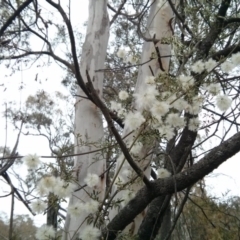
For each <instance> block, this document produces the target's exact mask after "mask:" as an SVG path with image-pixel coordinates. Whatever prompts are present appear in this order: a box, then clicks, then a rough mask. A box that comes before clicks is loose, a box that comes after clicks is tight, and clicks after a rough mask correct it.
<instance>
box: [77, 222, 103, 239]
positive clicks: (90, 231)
mask: <svg viewBox="0 0 240 240" xmlns="http://www.w3.org/2000/svg"><path fill="white" fill-rule="evenodd" d="M100 236H101V231H100V230H99V229H98V228H96V227H93V226H90V225H88V226H86V227H84V228H83V229H82V230H81V232H80V234H79V237H80V239H82V240H97V239H99V237H100Z"/></svg>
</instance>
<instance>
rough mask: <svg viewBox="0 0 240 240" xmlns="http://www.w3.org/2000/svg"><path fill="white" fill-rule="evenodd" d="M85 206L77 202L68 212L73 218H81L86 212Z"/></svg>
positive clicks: (70, 206)
mask: <svg viewBox="0 0 240 240" xmlns="http://www.w3.org/2000/svg"><path fill="white" fill-rule="evenodd" d="M84 205H85V204H84V203H81V202H79V201H78V202H76V203H74V204H71V205H69V206H68V208H67V212H68V213H69V214H70V215H71V216H73V217H76V218H77V217H79V216H80V215H81V214H82V213H83V212H84V211H85V206H84Z"/></svg>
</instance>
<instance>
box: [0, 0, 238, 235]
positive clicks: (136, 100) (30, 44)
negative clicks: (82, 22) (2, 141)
mask: <svg viewBox="0 0 240 240" xmlns="http://www.w3.org/2000/svg"><path fill="white" fill-rule="evenodd" d="M69 4H70V3H65V2H64V3H60V1H59V2H58V3H57V2H54V1H52V0H46V1H45V2H40V1H30V0H27V1H2V2H1V3H0V7H1V8H0V15H1V16H2V18H1V19H0V24H1V25H0V26H1V28H0V63H1V64H4V65H5V67H6V68H7V69H8V70H10V73H9V76H11V75H12V74H14V73H16V72H18V71H23V69H24V68H25V69H26V68H30V67H32V66H34V67H36V69H46V67H51V66H55V65H54V64H53V63H52V61H54V62H56V63H57V64H58V65H60V69H61V70H63V72H64V74H63V75H64V76H63V78H62V79H59V82H60V81H61V82H62V84H63V85H64V86H65V87H67V88H68V90H69V95H68V96H65V95H63V94H62V93H59V92H56V93H55V94H51V95H50V94H49V93H47V91H46V89H43V90H39V91H38V92H36V93H33V94H31V95H30V96H29V97H28V98H27V100H26V102H25V103H24V104H23V105H21V108H18V106H17V105H15V103H11V104H10V103H9V104H8V108H6V109H5V114H4V116H5V118H6V119H7V120H10V121H11V122H12V124H13V125H14V127H15V128H16V129H17V130H18V132H19V134H18V138H17V141H16V144H15V147H14V148H13V150H12V151H7V149H6V147H5V148H3V150H2V149H1V151H2V152H3V154H2V155H3V157H2V159H1V161H2V165H1V167H2V169H0V174H1V175H2V177H3V179H4V181H5V182H6V183H7V184H9V186H10V188H11V192H10V193H9V194H10V195H12V196H13V198H14V196H15V194H16V195H17V196H18V198H20V200H21V201H23V202H24V203H25V205H26V207H28V208H29V210H30V211H32V210H33V209H35V211H36V212H41V211H42V212H44V213H47V225H48V226H45V225H44V226H42V228H40V230H39V231H38V236H40V235H41V236H44V234H45V235H46V234H47V235H49V236H51V237H53V236H54V235H56V234H55V230H54V229H57V228H58V227H60V226H61V223H62V222H64V221H65V223H66V224H65V226H66V227H65V230H66V231H65V232H66V235H68V234H70V235H71V234H72V235H71V236H70V237H72V238H75V237H77V235H78V231H79V229H80V237H82V238H88V239H90V238H93V239H97V238H99V237H100V235H102V238H103V239H108V240H110V239H115V238H116V236H117V235H118V238H123V239H124V238H126V239H135V238H136V239H139V240H143V239H144V240H147V239H149V240H152V239H159V238H161V239H162V238H163V237H164V238H166V239H168V237H170V235H171V233H172V232H173V238H174V239H175V238H176V239H177V238H179V237H180V238H182V239H188V238H189V239H191V238H192V237H194V238H196V236H199V238H202V239H206V238H205V236H207V237H209V238H210V239H231V238H232V239H234V238H237V236H238V229H239V222H238V215H237V214H238V209H237V203H238V201H239V200H238V199H231V200H229V202H227V203H221V202H217V201H214V200H212V199H210V197H208V196H206V195H203V196H201V198H199V197H198V196H197V197H194V196H192V195H191V193H190V192H191V189H192V188H194V185H195V184H196V183H199V182H200V181H201V179H202V178H204V177H205V176H206V175H207V174H209V173H211V172H212V171H213V170H214V169H216V168H217V167H218V166H219V165H220V164H222V163H223V162H224V161H226V160H228V159H229V158H231V157H232V156H233V155H235V154H236V153H238V152H239V151H240V144H239V143H240V134H239V124H240V123H239V106H240V105H239V103H240V102H239V101H240V99H239V77H240V76H239V69H238V67H239V64H240V45H239V37H240V36H239V34H240V32H239V23H240V19H239V13H240V8H239V4H238V1H236V0H232V1H231V0H222V1H208V0H201V1H200V0H193V1H182V0H179V1H171V0H168V1H163V0H153V1H148V0H144V1H140V0H134V1H127V0H122V1H119V0H117V1H114V0H112V1H108V3H107V1H105V0H103V1H102V2H101V3H100V2H95V1H90V8H89V21H88V24H87V33H86V36H85V37H86V40H85V42H84V44H83V46H82V34H81V33H80V28H79V27H78V26H75V24H74V23H75V22H74V20H73V19H72V18H71V14H72V12H71V7H70V6H71V4H70V5H69ZM97 4H102V5H97ZM77 6H78V5H77ZM96 6H98V7H96ZM99 6H100V7H99ZM107 7H108V11H107ZM94 8H96V9H97V10H95V11H96V12H94ZM105 8H106V9H105ZM103 9H104V10H103ZM108 14H109V15H110V22H109V23H108ZM172 16H173V17H172ZM53 19H54V21H53ZM92 19H94V21H95V22H94V21H93V22H91V21H92ZM100 22H101V23H102V24H100ZM109 27H110V28H109ZM108 32H110V38H109V40H108ZM34 42H36V43H37V44H36V45H35V44H34ZM106 45H107V46H108V47H107V48H106V49H107V50H106V51H105V50H104V46H106ZM102 51H103V52H102ZM80 58H81V61H79V59H80ZM79 63H80V64H79ZM79 66H80V67H79ZM99 66H102V67H99ZM36 71H37V73H36V75H35V81H40V80H38V73H39V71H38V70H36ZM39 75H40V74H39ZM51 81H56V79H55V78H54V79H53V80H51ZM3 87H5V85H4V83H3ZM21 87H23V86H21ZM73 97H74V98H76V101H75V103H74V102H73ZM74 108H75V117H74V114H73V109H74ZM89 116H90V117H89ZM74 118H75V120H74ZM220 129H221V130H220ZM101 131H102V132H101ZM21 134H24V135H26V136H44V137H45V138H46V139H47V140H48V144H49V149H50V151H51V156H43V157H42V159H44V158H47V159H51V160H50V161H45V160H43V161H41V162H40V161H39V157H38V156H37V155H34V153H31V155H28V156H25V157H24V158H23V162H24V163H27V165H28V167H30V169H29V170H28V175H27V177H26V179H25V181H22V179H21V176H20V175H19V174H17V173H16V171H15V169H14V165H15V164H14V161H15V159H16V158H22V157H23V156H19V154H17V147H18V143H19V136H20V135H21ZM211 142H214V146H213V144H211ZM73 159H74V163H73ZM9 173H14V176H15V178H17V180H18V181H19V184H20V187H19V188H20V189H21V190H22V191H21V194H23V195H24V197H21V194H20V193H19V189H18V188H16V187H15V186H14V185H13V183H12V181H11V177H9V175H10V174H9ZM105 183H106V184H105ZM179 196H180V198H179ZM68 197H70V205H69V207H68V208H67V210H65V209H64V208H63V207H62V206H63V203H64V202H66V199H67V198H68ZM179 200H180V201H179ZM29 202H31V204H32V205H31V207H32V209H31V208H30V207H29ZM46 204H47V207H46ZM33 206H34V207H33ZM184 206H185V207H184ZM147 207H148V208H147ZM66 211H67V214H66ZM12 214H13V208H12ZM74 217H75V218H77V220H76V221H75V220H73V219H74ZM11 219H13V218H12V217H11ZM139 219H140V220H139ZM12 221H13V220H12ZM78 221H79V224H78V226H77V227H76V224H77V222H78ZM10 223H11V221H10ZM59 223H60V224H59ZM74 224H75V225H74ZM208 224H210V225H211V226H212V228H208V227H207V226H208ZM10 225H11V224H10ZM51 226H52V227H53V228H54V229H53V228H52V227H51ZM69 226H70V227H69ZM72 226H75V227H72ZM10 227H11V226H10ZM81 227H82V229H81ZM175 227H176V228H175ZM68 228H69V229H71V231H72V232H71V231H70V230H69V229H68ZM72 228H75V229H72ZM174 228H175V230H174ZM124 229H125V230H124ZM229 229H230V230H229ZM100 230H101V231H100ZM68 231H69V232H68ZM41 236H40V237H41ZM13 237H14V232H12V236H11V239H13ZM40 237H39V238H40ZM68 237H69V236H67V237H66V238H68ZM56 238H57V237H56Z"/></svg>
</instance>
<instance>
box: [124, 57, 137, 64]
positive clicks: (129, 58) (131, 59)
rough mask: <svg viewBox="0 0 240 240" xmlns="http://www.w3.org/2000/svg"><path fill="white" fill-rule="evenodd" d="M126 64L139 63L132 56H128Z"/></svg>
mask: <svg viewBox="0 0 240 240" xmlns="http://www.w3.org/2000/svg"><path fill="white" fill-rule="evenodd" d="M126 62H129V63H131V64H136V63H137V59H136V58H135V57H134V56H132V55H130V56H128V57H127V58H126Z"/></svg>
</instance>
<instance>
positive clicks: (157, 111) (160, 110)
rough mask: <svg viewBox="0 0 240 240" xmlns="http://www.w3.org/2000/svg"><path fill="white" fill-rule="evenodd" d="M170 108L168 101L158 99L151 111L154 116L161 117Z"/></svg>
mask: <svg viewBox="0 0 240 240" xmlns="http://www.w3.org/2000/svg"><path fill="white" fill-rule="evenodd" d="M169 108H170V106H169V104H168V103H166V102H158V101H156V102H155V103H154V105H153V106H152V108H151V109H150V111H151V113H152V115H153V116H154V117H156V118H157V119H160V118H161V117H162V116H164V115H165V114H166V113H168V111H169Z"/></svg>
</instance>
